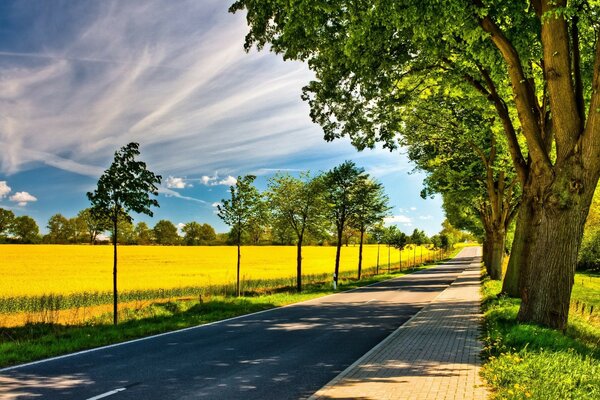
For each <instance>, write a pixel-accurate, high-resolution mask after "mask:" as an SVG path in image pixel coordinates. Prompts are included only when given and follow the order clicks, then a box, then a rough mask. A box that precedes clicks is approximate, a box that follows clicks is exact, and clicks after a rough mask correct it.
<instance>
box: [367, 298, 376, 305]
mask: <svg viewBox="0 0 600 400" xmlns="http://www.w3.org/2000/svg"><path fill="white" fill-rule="evenodd" d="M372 301H377V299H371V300H369V301H367V304H369V303H370V302H372Z"/></svg>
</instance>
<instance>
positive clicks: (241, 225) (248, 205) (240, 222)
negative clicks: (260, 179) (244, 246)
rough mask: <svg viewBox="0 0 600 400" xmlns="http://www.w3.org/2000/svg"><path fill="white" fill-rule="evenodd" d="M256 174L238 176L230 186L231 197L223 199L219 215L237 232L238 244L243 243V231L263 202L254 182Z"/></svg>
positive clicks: (218, 210) (219, 207)
mask: <svg viewBox="0 0 600 400" xmlns="http://www.w3.org/2000/svg"><path fill="white" fill-rule="evenodd" d="M255 179H256V177H255V176H254V175H246V176H238V178H237V182H236V184H235V185H233V186H231V187H230V188H229V193H230V198H229V199H223V200H221V204H219V205H218V206H217V212H218V213H217V215H218V216H219V218H221V219H222V220H223V222H225V223H226V224H227V225H229V226H230V227H231V228H232V231H233V232H235V238H236V242H235V243H236V244H237V245H241V238H242V233H243V232H245V231H246V230H247V229H248V227H249V226H250V223H251V222H252V221H253V219H254V218H255V217H256V215H257V213H258V211H259V204H260V202H261V198H260V194H259V193H258V190H256V188H255V187H254V185H253V184H252V183H253V182H254V180H255Z"/></svg>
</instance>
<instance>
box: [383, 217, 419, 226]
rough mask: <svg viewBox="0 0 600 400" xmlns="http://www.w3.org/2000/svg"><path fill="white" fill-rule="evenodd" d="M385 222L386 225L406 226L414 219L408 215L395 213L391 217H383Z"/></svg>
mask: <svg viewBox="0 0 600 400" xmlns="http://www.w3.org/2000/svg"><path fill="white" fill-rule="evenodd" d="M383 222H384V223H385V224H386V225H392V224H404V225H405V226H408V225H406V224H410V223H412V220H411V219H410V218H409V217H407V216H406V215H393V216H391V217H385V218H384V219H383Z"/></svg>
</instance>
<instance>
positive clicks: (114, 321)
mask: <svg viewBox="0 0 600 400" xmlns="http://www.w3.org/2000/svg"><path fill="white" fill-rule="evenodd" d="M117 235H118V232H117V218H115V219H113V324H114V325H117V322H118V320H119V318H118V315H117V311H118V310H117V304H118V301H119V299H118V292H117Z"/></svg>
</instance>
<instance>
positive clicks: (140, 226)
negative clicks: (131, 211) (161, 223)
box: [134, 221, 153, 246]
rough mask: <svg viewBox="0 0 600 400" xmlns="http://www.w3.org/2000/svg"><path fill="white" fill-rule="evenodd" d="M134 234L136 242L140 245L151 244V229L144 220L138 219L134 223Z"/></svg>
mask: <svg viewBox="0 0 600 400" xmlns="http://www.w3.org/2000/svg"><path fill="white" fill-rule="evenodd" d="M134 235H135V241H136V243H137V244H139V245H142V246H147V245H149V244H152V241H153V237H152V230H150V228H149V227H148V224H146V223H145V222H143V221H140V222H138V223H137V224H136V225H135V229H134Z"/></svg>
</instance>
